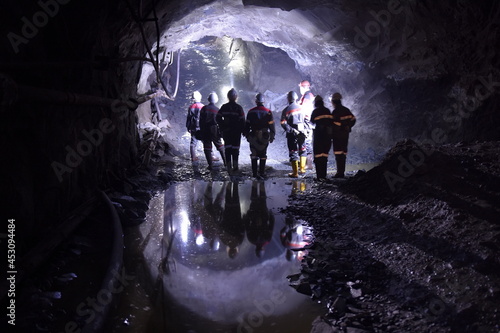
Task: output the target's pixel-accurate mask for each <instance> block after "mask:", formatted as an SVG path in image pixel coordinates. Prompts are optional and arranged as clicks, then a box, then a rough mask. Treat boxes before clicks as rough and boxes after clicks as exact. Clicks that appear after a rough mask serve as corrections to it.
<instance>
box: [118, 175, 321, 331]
mask: <svg viewBox="0 0 500 333" xmlns="http://www.w3.org/2000/svg"><path fill="white" fill-rule="evenodd" d="M304 187H305V183H304V181H302V180H293V181H290V180H275V181H274V180H273V181H268V182H263V181H260V182H257V181H246V182H242V183H233V182H231V181H218V182H204V181H190V182H182V183H178V184H174V185H172V186H171V187H169V189H167V190H166V191H165V192H164V193H163V194H162V195H160V196H158V197H155V198H154V199H153V201H152V207H151V209H150V211H149V213H148V219H147V221H146V222H145V223H143V224H142V225H140V226H139V227H137V228H136V230H133V232H132V234H131V235H129V236H128V237H127V238H128V240H127V242H128V243H129V244H128V246H129V247H131V246H132V247H135V248H136V255H137V256H139V257H140V258H136V259H135V260H136V263H135V264H134V265H135V267H136V272H135V273H136V274H137V277H136V280H137V281H136V283H134V290H129V291H127V292H126V293H125V295H123V297H122V304H121V305H120V308H121V310H120V311H121V312H125V313H121V314H119V316H120V318H121V319H120V321H122V323H121V324H119V325H118V324H117V325H115V327H114V329H113V331H114V332H131V331H136V332H137V329H140V331H141V332H248V333H249V332H291V331H293V332H309V331H310V329H311V322H312V321H313V320H314V318H316V317H317V316H318V315H319V314H321V313H322V310H321V307H320V306H319V305H318V304H316V303H314V302H313V301H312V300H311V299H310V298H309V297H308V296H305V295H302V294H299V293H297V292H296V291H295V290H294V289H293V288H291V287H290V286H289V285H288V281H287V279H286V276H288V275H290V274H295V273H298V272H299V271H300V260H301V258H302V257H303V256H304V255H305V254H306V252H305V251H296V249H298V248H302V247H303V246H304V245H305V244H307V241H308V235H309V234H310V230H308V228H307V227H305V226H302V225H301V224H300V223H298V222H297V221H295V220H294V219H292V218H288V217H286V216H285V215H284V214H283V213H281V212H280V208H284V207H286V205H287V199H288V196H289V195H290V193H291V192H292V191H300V190H304ZM294 249H295V250H294ZM127 260H131V259H130V258H128V259H127ZM132 260H133V259H132ZM129 266H130V263H129ZM137 290H144V293H141V292H137ZM145 294H147V295H150V296H146V295H145ZM146 297H147V298H148V299H147V300H146V299H145V298H146ZM141 298H142V299H141ZM124 304H132V305H133V306H132V309H130V308H129V309H127V308H126V306H124ZM133 309H136V310H135V311H134V310H133ZM126 312H128V313H126Z"/></svg>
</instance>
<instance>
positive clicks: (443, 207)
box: [287, 141, 500, 332]
mask: <svg viewBox="0 0 500 333" xmlns="http://www.w3.org/2000/svg"><path fill="white" fill-rule="evenodd" d="M499 158H500V145H499V143H498V142H476V143H470V144H465V143H461V144H455V145H447V146H443V147H440V148H432V147H425V146H424V147H419V146H417V145H416V144H415V143H414V142H412V141H403V142H400V143H398V144H397V145H396V146H395V147H393V148H392V149H391V150H390V151H389V153H388V154H387V156H386V157H385V158H384V160H383V161H382V163H381V164H380V165H379V166H377V167H375V168H373V169H371V170H370V171H368V172H366V173H365V172H359V173H357V174H356V175H355V176H353V177H349V178H348V179H344V180H334V181H331V182H328V183H316V184H315V185H313V186H312V187H309V188H308V189H307V190H306V191H304V192H299V193H296V194H295V195H293V196H292V197H291V200H290V206H289V207H288V208H287V210H288V211H289V212H290V213H292V214H294V216H295V217H296V218H298V219H302V220H304V221H306V222H307V223H308V224H310V225H311V226H312V227H313V228H314V235H315V242H314V244H313V245H312V247H311V249H310V250H309V255H308V257H307V259H306V261H305V262H304V266H303V270H302V273H301V274H300V275H297V276H295V277H293V278H292V283H293V284H295V285H299V286H300V289H301V290H302V291H303V292H306V293H308V292H310V293H311V298H312V299H314V300H317V301H321V302H322V303H323V304H324V305H325V307H326V309H327V311H326V312H325V316H324V317H323V318H320V319H318V320H317V322H316V323H315V324H316V325H315V330H313V331H314V332H499V331H500V318H499V310H500V256H499V249H500V204H499V203H500V163H499ZM309 287H310V288H309Z"/></svg>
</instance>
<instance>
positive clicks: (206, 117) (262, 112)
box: [186, 80, 356, 180]
mask: <svg viewBox="0 0 500 333" xmlns="http://www.w3.org/2000/svg"><path fill="white" fill-rule="evenodd" d="M299 88H300V93H301V95H302V96H301V97H300V99H299V96H298V95H297V93H296V92H294V91H290V92H288V94H287V101H288V106H287V107H285V108H284V109H283V111H282V113H281V119H280V124H281V127H282V128H283V129H284V131H285V132H286V139H287V146H288V151H289V158H290V163H291V165H292V172H291V173H290V174H289V176H290V177H292V178H298V177H299V175H301V174H304V173H305V172H306V168H308V169H312V164H313V162H314V164H315V166H316V177H317V179H318V180H325V179H326V178H327V177H326V176H327V162H328V153H329V151H330V148H331V147H332V144H333V152H334V155H335V161H336V164H337V173H336V174H335V176H334V178H343V177H344V173H345V165H346V156H347V145H348V140H349V133H350V132H351V128H352V127H353V126H354V124H355V123H356V117H355V116H354V115H353V114H352V112H351V111H350V110H349V109H348V108H347V107H345V106H343V105H342V95H341V94H340V93H338V92H337V93H334V94H333V95H332V104H333V111H330V110H329V109H328V108H327V107H325V105H324V101H323V98H322V97H321V96H320V95H317V96H314V94H313V93H312V92H311V90H310V89H311V85H310V83H309V81H307V80H303V81H302V82H300V84H299ZM192 98H193V104H191V105H190V106H189V109H188V115H187V120H186V127H187V130H188V131H189V132H190V133H191V143H190V154H191V159H192V161H196V160H197V157H196V144H197V140H201V141H202V142H203V150H204V153H205V157H206V159H207V162H208V169H209V170H212V168H213V160H214V156H213V154H212V144H213V145H215V147H216V149H217V150H218V151H219V153H220V155H221V158H222V161H223V163H224V165H225V166H226V168H227V171H228V173H229V174H233V173H235V172H237V171H238V169H239V168H238V156H239V151H240V142H241V136H242V135H243V136H244V137H246V139H247V141H248V142H249V145H250V158H251V161H252V175H253V177H255V178H265V177H266V174H265V168H266V159H267V148H268V146H269V144H270V143H272V142H273V141H274V138H275V135H276V129H275V124H274V119H273V114H272V112H271V110H269V109H268V108H266V107H265V106H264V103H265V99H264V95H263V94H261V93H258V94H257V95H256V96H255V104H256V106H255V107H254V108H252V109H250V110H249V111H248V113H247V115H246V118H245V112H244V111H243V108H242V107H241V105H239V104H238V103H236V100H237V98H238V93H237V91H236V90H235V89H234V88H232V89H231V90H229V92H228V93H227V98H228V100H229V101H228V103H226V104H223V105H222V106H221V107H220V109H219V108H218V107H217V106H216V105H215V103H217V102H218V96H217V94H216V93H215V92H212V93H210V94H209V95H208V102H209V103H208V104H207V105H203V104H202V103H201V98H202V97H201V94H200V93H199V92H198V91H195V92H194V93H193V95H192Z"/></svg>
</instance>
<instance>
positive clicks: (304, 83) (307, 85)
mask: <svg viewBox="0 0 500 333" xmlns="http://www.w3.org/2000/svg"><path fill="white" fill-rule="evenodd" d="M299 86H301V87H310V86H311V83H309V81H307V80H302V81H300V84H299Z"/></svg>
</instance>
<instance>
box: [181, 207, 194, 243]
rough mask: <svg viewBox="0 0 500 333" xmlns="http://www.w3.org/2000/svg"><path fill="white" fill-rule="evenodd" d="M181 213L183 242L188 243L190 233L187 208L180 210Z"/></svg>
mask: <svg viewBox="0 0 500 333" xmlns="http://www.w3.org/2000/svg"><path fill="white" fill-rule="evenodd" d="M179 215H180V224H181V225H180V234H181V240H182V242H183V243H186V242H187V241H188V234H189V226H190V224H191V223H190V222H189V217H188V214H187V212H186V211H185V210H182V211H180V212H179Z"/></svg>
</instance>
